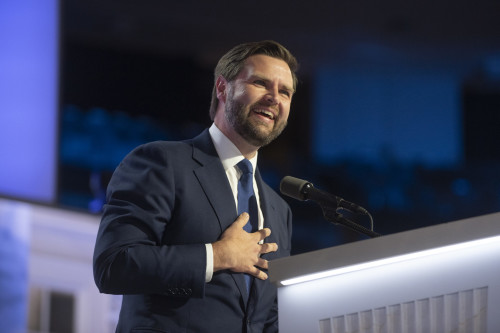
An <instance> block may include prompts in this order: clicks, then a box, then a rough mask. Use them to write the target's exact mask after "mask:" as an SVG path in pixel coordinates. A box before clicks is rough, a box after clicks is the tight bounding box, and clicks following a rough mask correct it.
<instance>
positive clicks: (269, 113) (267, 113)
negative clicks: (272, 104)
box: [256, 110, 274, 119]
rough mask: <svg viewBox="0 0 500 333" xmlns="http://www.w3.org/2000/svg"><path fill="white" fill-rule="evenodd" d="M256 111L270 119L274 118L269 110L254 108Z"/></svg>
mask: <svg viewBox="0 0 500 333" xmlns="http://www.w3.org/2000/svg"><path fill="white" fill-rule="evenodd" d="M256 111H257V113H260V114H263V115H265V116H266V117H268V118H270V119H274V114H273V113H272V112H269V111H266V110H256Z"/></svg>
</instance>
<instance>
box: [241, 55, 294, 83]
mask: <svg viewBox="0 0 500 333" xmlns="http://www.w3.org/2000/svg"><path fill="white" fill-rule="evenodd" d="M240 74H244V75H245V76H248V75H256V76H262V77H264V78H268V79H271V78H272V77H274V76H276V77H279V78H280V79H281V80H283V81H284V82H283V83H286V84H287V85H293V77H292V71H291V70H290V67H289V66H288V64H287V63H286V62H285V61H284V60H282V59H279V58H274V57H270V56H267V55H263V54H256V55H252V56H250V57H248V58H247V59H246V60H245V62H244V64H243V68H242V71H241V72H240Z"/></svg>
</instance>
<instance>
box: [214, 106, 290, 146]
mask: <svg viewBox="0 0 500 333" xmlns="http://www.w3.org/2000/svg"><path fill="white" fill-rule="evenodd" d="M257 105H258V103H257V104H253V105H244V104H241V103H238V102H236V101H234V100H233V99H229V98H228V100H227V102H226V109H225V110H224V111H225V112H224V114H225V116H226V119H227V120H228V122H229V123H230V124H231V126H233V128H234V130H235V131H236V133H238V134H239V135H240V136H241V137H242V138H243V139H245V140H246V141H247V142H248V143H250V144H251V145H253V146H255V147H263V146H266V145H268V144H270V143H271V142H272V141H273V140H274V139H276V138H277V137H278V136H279V135H280V134H281V132H283V130H284V129H285V127H286V125H287V122H286V121H284V122H281V123H278V122H277V119H276V118H275V119H274V126H273V129H272V131H271V132H270V133H267V131H263V130H261V129H260V126H257V125H254V124H253V123H252V122H251V121H250V120H249V115H250V113H251V112H253V111H251V110H252V109H253V108H255V107H257Z"/></svg>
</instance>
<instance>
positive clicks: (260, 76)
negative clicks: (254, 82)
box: [250, 74, 295, 94]
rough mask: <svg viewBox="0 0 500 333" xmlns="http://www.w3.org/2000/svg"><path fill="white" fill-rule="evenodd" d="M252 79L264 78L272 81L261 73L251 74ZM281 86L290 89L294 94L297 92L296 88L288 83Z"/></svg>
mask: <svg viewBox="0 0 500 333" xmlns="http://www.w3.org/2000/svg"><path fill="white" fill-rule="evenodd" d="M250 79H259V80H263V81H266V82H270V81H271V80H270V79H268V78H267V77H266V76H264V75H261V74H252V75H251V76H250ZM281 87H282V88H284V89H286V90H288V91H289V92H290V93H292V94H293V93H295V89H293V88H292V87H290V86H288V85H287V84H282V85H281Z"/></svg>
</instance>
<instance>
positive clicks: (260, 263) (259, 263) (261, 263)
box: [255, 258, 269, 269]
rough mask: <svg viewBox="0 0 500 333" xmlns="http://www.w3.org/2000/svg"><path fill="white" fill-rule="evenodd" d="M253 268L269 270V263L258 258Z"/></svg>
mask: <svg viewBox="0 0 500 333" xmlns="http://www.w3.org/2000/svg"><path fill="white" fill-rule="evenodd" d="M255 266H257V267H260V268H263V269H268V268H269V261H267V260H266V259H262V258H259V260H257V263H256V264H255Z"/></svg>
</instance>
